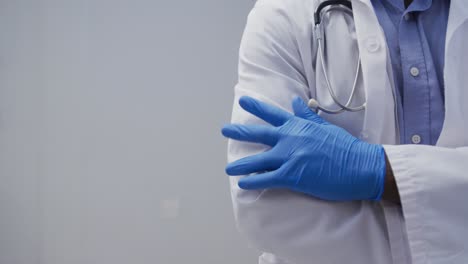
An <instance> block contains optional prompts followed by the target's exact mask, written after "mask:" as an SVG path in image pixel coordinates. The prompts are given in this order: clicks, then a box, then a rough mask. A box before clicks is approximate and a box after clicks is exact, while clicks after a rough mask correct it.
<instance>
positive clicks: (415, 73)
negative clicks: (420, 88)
mask: <svg viewBox="0 0 468 264" xmlns="http://www.w3.org/2000/svg"><path fill="white" fill-rule="evenodd" d="M410 73H411V75H412V76H413V77H418V76H419V69H418V68H416V67H411V69H410Z"/></svg>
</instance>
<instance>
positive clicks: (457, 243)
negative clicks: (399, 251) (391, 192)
mask: <svg viewBox="0 0 468 264" xmlns="http://www.w3.org/2000/svg"><path fill="white" fill-rule="evenodd" d="M385 151H386V153H387V155H388V158H389V161H390V164H391V166H392V169H393V173H394V175H395V179H396V181H397V186H398V190H399V193H400V199H401V203H402V208H403V216H404V222H405V227H406V233H407V236H408V242H409V246H410V254H411V258H412V263H413V264H422V263H433V264H439V263H467V262H468V224H467V223H468V222H467V221H468V206H467V202H468V147H461V148H442V147H434V146H422V145H403V146H385ZM389 232H392V230H389Z"/></svg>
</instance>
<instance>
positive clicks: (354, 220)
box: [228, 0, 391, 264]
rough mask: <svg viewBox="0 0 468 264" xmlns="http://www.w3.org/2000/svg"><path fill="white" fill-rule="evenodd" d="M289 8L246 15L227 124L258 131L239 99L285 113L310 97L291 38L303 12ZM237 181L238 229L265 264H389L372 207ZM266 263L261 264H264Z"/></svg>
mask: <svg viewBox="0 0 468 264" xmlns="http://www.w3.org/2000/svg"><path fill="white" fill-rule="evenodd" d="M294 2H300V1H297V0H293V1H292V0H291V1H289V0H278V1H276V0H264V1H258V2H257V4H256V6H255V7H254V9H253V10H252V12H251V13H250V15H249V18H248V22H247V26H246V29H245V32H244V35H243V39H242V43H241V48H240V54H239V58H240V59H239V81H238V84H237V85H236V87H235V100H234V107H233V115H232V122H233V123H238V124H264V123H262V121H260V120H259V119H257V118H256V117H254V116H252V115H250V114H248V113H247V112H245V111H243V110H242V109H241V108H240V106H239V104H238V99H239V97H241V96H243V95H249V96H252V97H255V98H258V99H260V100H262V101H265V102H267V103H270V104H273V105H276V106H278V107H280V108H283V109H286V110H288V111H290V110H291V105H290V104H291V101H292V99H293V98H294V97H295V96H300V97H302V98H304V99H307V98H308V97H309V87H310V86H309V84H308V83H307V80H306V77H305V73H304V69H303V66H302V65H303V62H302V60H301V56H302V54H300V52H299V51H298V50H299V49H298V47H297V45H298V44H297V43H298V42H297V41H296V37H295V36H296V35H300V34H302V32H300V30H297V28H296V25H295V22H294V19H301V17H300V15H298V14H300V13H301V12H303V11H300V10H295V11H291V12H289V11H288V12H286V11H285V9H284V6H288V7H291V8H294ZM291 13H292V14H295V15H296V17H295V18H294V19H293V18H291V17H289V16H288V14H291ZM304 23H307V25H310V24H308V22H307V21H305V22H304ZM228 145H229V146H228V161H229V162H233V161H235V160H237V159H240V158H242V157H246V156H250V155H254V154H256V153H259V152H262V151H266V150H267V148H266V147H265V146H262V145H257V144H251V143H243V142H238V141H233V140H230V141H229V144H228ZM247 177H248V176H247ZM238 179H239V178H238V177H231V178H230V181H231V194H232V200H233V205H234V212H235V217H236V222H237V225H238V228H239V230H240V231H241V233H243V234H244V235H245V236H246V237H247V238H248V240H249V241H250V243H251V244H252V245H253V246H254V247H255V248H257V249H259V250H261V251H264V252H269V253H272V254H274V256H275V257H271V258H270V259H274V260H272V261H271V262H268V263H275V264H280V263H281V264H283V263H291V264H292V263H294V264H302V263H304V264H305V263H312V262H313V263H321V264H326V263H390V259H391V256H390V252H389V244H388V238H387V233H386V227H385V220H384V216H383V210H382V208H381V207H380V205H379V204H378V203H371V202H352V203H332V202H325V201H320V200H317V199H314V198H312V197H310V196H306V195H301V194H298V193H293V192H290V191H286V190H272V189H268V190H262V191H246V190H242V189H240V188H239V187H238V185H237V182H238ZM267 255H269V256H270V254H267ZM265 259H266V258H264V260H263V261H262V260H261V261H260V263H267V262H266V260H265ZM280 259H281V260H280Z"/></svg>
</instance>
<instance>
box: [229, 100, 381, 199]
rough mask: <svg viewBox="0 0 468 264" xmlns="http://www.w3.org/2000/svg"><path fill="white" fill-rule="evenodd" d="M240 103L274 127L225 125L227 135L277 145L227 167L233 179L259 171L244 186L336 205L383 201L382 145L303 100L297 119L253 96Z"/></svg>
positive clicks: (297, 105)
mask: <svg viewBox="0 0 468 264" xmlns="http://www.w3.org/2000/svg"><path fill="white" fill-rule="evenodd" d="M239 103H240V105H241V107H242V108H243V109H244V110H246V111H247V112H249V113H251V114H253V115H255V116H257V117H259V118H261V119H263V120H265V121H266V122H268V123H270V124H271V125H273V126H262V125H237V124H230V125H226V126H224V127H223V129H222V133H223V135H224V136H225V137H228V138H231V139H235V140H240V141H247V142H254V143H261V144H265V145H268V146H271V147H272V148H271V149H270V150H268V151H266V152H263V153H260V154H257V155H254V156H249V157H246V158H243V159H240V160H237V161H235V162H232V163H230V164H228V166H227V167H226V172H227V174H229V175H231V176H238V175H247V174H252V173H256V174H252V175H250V176H247V177H244V178H241V179H240V180H239V187H240V188H243V189H248V190H251V189H267V188H288V189H291V190H294V191H298V192H302V193H306V194H309V195H312V196H314V197H317V198H320V199H324V200H333V201H351V200H380V199H381V196H382V192H383V186H384V179H385V168H386V163H385V152H384V149H383V147H382V146H381V145H375V144H369V143H367V142H364V141H361V140H359V139H357V138H355V137H353V136H352V135H351V134H349V133H348V132H346V131H345V130H344V129H342V128H340V127H338V126H335V125H332V124H330V123H328V122H326V121H324V120H323V119H322V118H321V117H320V116H318V115H317V114H316V113H315V112H313V111H312V110H310V109H309V108H308V107H307V105H306V104H305V103H304V101H303V100H302V99H301V98H296V99H295V100H294V101H293V109H294V115H293V114H291V113H288V112H286V111H283V110H281V109H279V108H277V107H274V106H271V105H269V104H266V103H263V102H261V101H258V100H255V99H253V98H251V97H242V98H240V100H239Z"/></svg>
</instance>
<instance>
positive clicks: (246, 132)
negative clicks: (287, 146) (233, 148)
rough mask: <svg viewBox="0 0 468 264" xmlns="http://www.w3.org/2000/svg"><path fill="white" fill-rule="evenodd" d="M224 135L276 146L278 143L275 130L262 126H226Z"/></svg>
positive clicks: (223, 131) (223, 130)
mask: <svg viewBox="0 0 468 264" xmlns="http://www.w3.org/2000/svg"><path fill="white" fill-rule="evenodd" d="M221 132H222V134H223V135H224V136H225V137H227V138H231V139H235V140H239V141H247V142H252V143H260V144H264V145H268V146H274V145H275V144H276V142H277V141H278V134H277V133H276V131H275V128H273V127H269V126H261V125H237V124H229V125H225V126H224V127H223V129H222V130H221Z"/></svg>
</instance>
